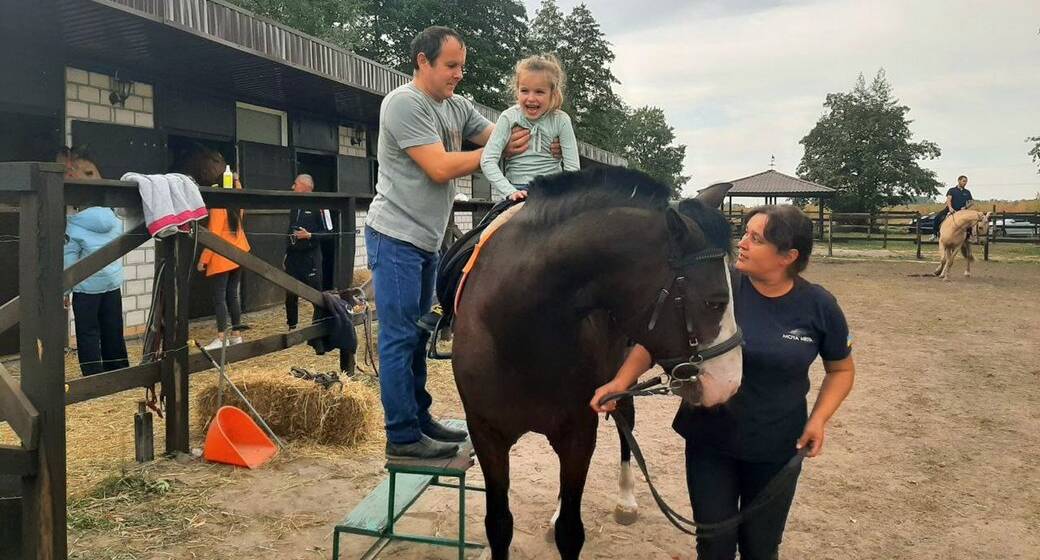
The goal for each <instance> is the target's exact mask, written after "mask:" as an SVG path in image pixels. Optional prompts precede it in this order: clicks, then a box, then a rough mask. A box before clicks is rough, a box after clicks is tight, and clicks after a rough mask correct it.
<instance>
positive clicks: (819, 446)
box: [794, 418, 826, 457]
mask: <svg viewBox="0 0 1040 560" xmlns="http://www.w3.org/2000/svg"><path fill="white" fill-rule="evenodd" d="M825 429H826V428H825V426H824V424H823V422H822V421H819V420H816V419H813V418H810V419H809V421H808V422H806V423H805V430H804V431H803V432H802V437H800V438H798V442H797V443H795V444H794V447H795V449H799V450H800V449H802V448H803V447H808V448H809V453H808V454H807V455H806V457H816V456H817V455H819V454H820V453H822V452H823V440H824V438H825Z"/></svg>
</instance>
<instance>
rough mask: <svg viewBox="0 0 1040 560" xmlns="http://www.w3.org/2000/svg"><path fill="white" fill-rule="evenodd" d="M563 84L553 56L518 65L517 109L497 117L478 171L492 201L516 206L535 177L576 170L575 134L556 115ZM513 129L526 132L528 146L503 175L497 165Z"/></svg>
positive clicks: (565, 120) (515, 84)
mask: <svg viewBox="0 0 1040 560" xmlns="http://www.w3.org/2000/svg"><path fill="white" fill-rule="evenodd" d="M563 82H564V76H563V69H562V68H560V62H559V61H558V60H557V59H556V57H555V56H553V55H551V54H543V55H535V56H530V57H527V58H525V59H523V60H521V61H520V62H518V63H517V65H516V73H515V74H514V76H513V91H515V92H516V100H517V104H516V105H513V106H512V107H510V108H508V109H506V110H505V111H503V112H502V115H501V116H499V117H498V122H497V123H496V124H495V130H494V132H493V133H492V134H491V138H490V139H489V140H488V143H487V145H486V146H485V147H484V155H483V157H481V159H480V168H481V170H482V171H483V172H484V176H485V177H486V178H487V179H488V181H490V182H491V185H492V188H493V190H494V192H495V194H496V195H497V196H496V198H510V199H513V200H520V199H522V198H525V197H526V196H527V191H526V189H527V184H528V183H530V182H531V181H532V180H533V179H534V178H535V177H538V176H539V175H549V174H552V173H559V172H560V171H561V170H562V171H577V170H578V169H579V163H578V141H577V139H575V137H574V128H573V127H572V126H571V119H570V117H569V116H567V113H564V112H563V111H562V110H560V107H561V106H562V105H563ZM514 126H520V127H523V128H526V129H528V130H530V131H531V140H530V143H529V144H528V148H527V151H526V152H524V153H522V154H519V155H515V156H513V157H511V158H509V159H507V160H505V173H503V171H502V170H501V169H499V167H498V163H499V160H501V159H502V152H503V150H504V149H505V147H506V144H507V143H508V142H509V135H510V132H511V131H512V129H513V127H514ZM556 138H559V139H560V150H561V151H562V152H563V162H562V166H561V162H560V160H558V159H556V158H555V157H553V155H552V153H551V152H550V147H551V145H552V142H553V140H554V139H556Z"/></svg>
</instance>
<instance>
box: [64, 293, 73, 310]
mask: <svg viewBox="0 0 1040 560" xmlns="http://www.w3.org/2000/svg"><path fill="white" fill-rule="evenodd" d="M61 304H62V305H64V306H65V309H68V308H69V306H70V305H72V298H71V297H70V296H65V297H64V298H62V301H61Z"/></svg>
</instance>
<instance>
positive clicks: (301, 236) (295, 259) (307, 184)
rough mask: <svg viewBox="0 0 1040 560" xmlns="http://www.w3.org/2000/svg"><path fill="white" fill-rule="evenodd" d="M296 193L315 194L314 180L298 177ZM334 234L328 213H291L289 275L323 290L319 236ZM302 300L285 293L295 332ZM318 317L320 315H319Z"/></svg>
mask: <svg viewBox="0 0 1040 560" xmlns="http://www.w3.org/2000/svg"><path fill="white" fill-rule="evenodd" d="M292 190H293V191H294V192H299V193H309V192H313V191H314V178H313V177H311V176H310V175H307V174H302V175H298V176H297V177H296V180H295V181H293V185H292ZM331 231H332V216H331V214H329V211H328V210H308V209H295V210H291V211H290V213H289V245H288V246H287V247H286V248H285V261H284V262H283V266H284V268H285V272H286V273H288V274H289V275H290V276H292V277H293V278H295V279H297V280H299V281H300V282H303V283H304V284H307V285H308V286H310V287H312V288H314V289H315V290H318V291H321V270H322V262H321V243H320V241H319V237H320V236H323V235H328V234H329V233H330V232H331ZM299 301H300V298H299V296H297V295H296V294H294V293H291V292H286V293H285V322H286V324H287V325H288V326H289V330H292V329H295V328H296V325H297V323H299V319H300V308H299ZM315 317H317V313H315Z"/></svg>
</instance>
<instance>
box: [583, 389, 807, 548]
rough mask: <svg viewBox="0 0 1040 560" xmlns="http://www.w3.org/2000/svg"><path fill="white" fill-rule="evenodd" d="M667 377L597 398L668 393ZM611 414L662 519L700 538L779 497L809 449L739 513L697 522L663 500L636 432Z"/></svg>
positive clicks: (608, 399) (732, 525) (742, 519)
mask: <svg viewBox="0 0 1040 560" xmlns="http://www.w3.org/2000/svg"><path fill="white" fill-rule="evenodd" d="M668 377H669V376H668V375H661V376H658V377H655V378H653V379H649V380H647V381H643V382H640V383H637V384H635V385H633V386H632V387H631V388H630V389H628V390H627V391H622V392H620V393H611V394H609V395H607V396H605V397H603V399H602V400H600V405H605V404H607V403H610V402H613V401H617V400H620V399H623V398H625V397H643V396H649V395H664V394H668V393H669V392H671V389H670V383H671V382H670V381H668V379H667V378H668ZM666 381H668V384H666ZM613 416H614V422H616V423H617V426H618V429H619V430H620V431H621V434H622V435H623V436H624V437H625V440H626V441H627V442H628V446H629V448H630V449H631V451H632V456H633V457H635V458H636V464H637V465H639V470H640V471H641V472H642V473H643V477H644V478H646V484H647V486H649V487H650V494H651V495H652V496H653V497H654V502H655V503H657V507H658V509H660V510H661V513H662V514H664V517H665V519H667V520H668V522H669V523H671V524H672V525H673V526H674V527H675V528H676V529H679V530H680V531H682V532H683V533H686V534H687V535H693V536H696V537H700V538H713V537H716V536H718V535H720V534H722V533H726V532H729V531H733V530H735V529H737V527H739V526H740V525H741V524H743V523H744V522H746V521H747V520H748V519H749V518H750V517H751V516H752V515H753V514H755V513H756V512H758V511H759V510H761V509H762V508H764V507H765V506H766V505H768V504H769V503H770V502H772V501H773V500H775V499H776V498H777V497H779V496H780V495H781V494H782V492H783V490H784V488H785V486H786V484H787V482H788V481H789V480H790V479H792V478H794V477H797V476H798V472H799V470H800V468H801V465H802V461H803V460H804V459H805V456H806V455H807V454H808V452H809V448H807V447H803V448H802V449H799V450H798V452H797V453H795V454H794V456H792V457H791V459H790V460H788V461H787V464H785V465H784V466H783V468H782V469H780V472H778V473H776V475H775V476H774V477H773V478H772V479H771V480H770V481H769V483H768V484H766V486H765V488H763V489H762V491H761V492H759V493H758V495H757V496H755V499H753V500H751V503H749V504H748V505H747V506H746V507H743V508H741V510H740V512H739V513H737V514H736V515H734V516H732V517H730V518H728V519H724V520H722V521H719V522H716V523H698V522H697V521H694V520H692V519H688V518H686V517H684V516H683V515H681V514H680V513H678V512H677V511H675V509H673V508H672V507H671V506H669V505H668V502H666V501H665V499H664V498H663V497H662V496H661V494H660V493H659V492H658V491H657V487H656V486H655V485H654V481H653V479H652V478H651V477H650V470H649V469H648V468H647V466H646V459H645V458H644V457H643V450H642V449H641V448H640V447H639V442H637V441H636V437H635V435H633V434H632V426H630V425H629V424H628V421H627V420H626V419H625V418H624V416H621V415H620V414H615V415H613Z"/></svg>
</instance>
